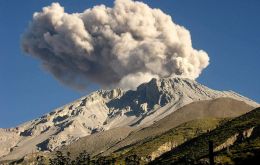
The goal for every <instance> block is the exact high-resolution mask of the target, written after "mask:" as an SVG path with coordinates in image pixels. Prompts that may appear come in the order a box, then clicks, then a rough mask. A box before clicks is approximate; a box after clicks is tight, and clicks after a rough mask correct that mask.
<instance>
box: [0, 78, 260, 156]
mask: <svg viewBox="0 0 260 165" xmlns="http://www.w3.org/2000/svg"><path fill="white" fill-rule="evenodd" d="M219 97H231V98H234V99H237V100H242V101H244V102H246V103H247V104H249V105H252V106H254V107H257V106H259V104H258V103H256V102H254V101H252V100H250V99H248V98H245V97H243V96H241V95H239V94H237V93H235V92H232V91H223V92H221V91H216V90H212V89H209V88H207V87H206V86H203V85H201V84H199V83H197V82H195V81H193V80H189V79H183V78H164V79H152V80H151V81H150V82H148V83H145V84H141V85H140V86H139V87H138V88H137V90H135V91H132V90H129V91H123V90H121V89H113V90H99V91H96V92H93V93H91V94H90V95H88V96H86V97H82V98H80V99H78V100H76V101H74V102H72V103H70V104H67V105H65V106H63V107H61V108H58V109H56V110H55V111H53V112H50V113H48V114H46V115H44V116H42V117H40V118H38V119H35V120H32V121H29V122H27V123H25V124H22V125H20V126H17V127H16V128H11V129H0V145H1V146H3V149H2V150H1V151H0V157H1V156H3V155H6V156H4V157H2V158H1V159H2V160H8V159H15V158H19V157H22V156H24V155H25V154H27V153H31V152H36V151H39V150H42V151H52V150H55V149H58V148H60V147H61V146H63V145H68V144H70V143H72V142H73V141H75V140H77V139H79V138H80V137H83V136H87V135H90V134H93V133H95V132H100V131H104V130H108V129H111V128H116V127H122V126H132V127H137V126H140V125H142V126H144V125H150V124H152V123H153V122H154V121H157V120H159V119H161V118H163V117H165V116H167V115H168V114H170V113H172V112H174V111H175V110H176V109H178V108H180V107H182V106H184V105H186V104H189V103H191V102H194V101H199V100H209V99H214V98H219ZM7 137H8V138H7ZM10 137H11V138H10ZM10 151H11V152H10Z"/></svg>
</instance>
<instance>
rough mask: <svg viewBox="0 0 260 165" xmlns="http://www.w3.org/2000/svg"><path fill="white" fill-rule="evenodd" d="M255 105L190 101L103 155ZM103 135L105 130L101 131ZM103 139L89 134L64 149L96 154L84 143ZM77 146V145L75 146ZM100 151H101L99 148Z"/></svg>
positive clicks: (241, 112) (239, 112)
mask: <svg viewBox="0 0 260 165" xmlns="http://www.w3.org/2000/svg"><path fill="white" fill-rule="evenodd" d="M252 109H253V107H252V106H249V105H248V104H246V103H244V102H242V101H237V100H234V99H230V98H218V99H213V100H204V101H197V102H193V103H190V104H188V105H185V106H183V107H182V108H179V109H178V110H176V111H174V112H173V113H171V114H170V115H168V116H166V117H165V118H163V119H161V120H159V121H156V122H155V123H154V124H152V125H150V126H148V127H140V128H137V129H135V130H133V131H132V132H131V134H129V135H128V136H127V137H126V138H124V139H122V140H121V141H119V142H118V143H116V144H115V145H113V146H111V147H109V148H103V150H104V151H103V153H102V154H103V155H110V154H111V153H114V152H115V153H117V151H120V150H122V148H124V150H127V149H128V148H131V146H132V145H136V144H137V143H140V142H141V141H143V140H144V139H148V138H153V137H155V136H158V135H160V134H162V133H164V132H166V131H168V130H170V129H172V128H175V127H176V126H178V125H180V124H182V123H185V122H188V121H192V120H196V119H205V118H227V117H228V118H231V117H237V116H240V115H242V114H245V113H246V112H249V111H250V110H252ZM99 134H101V135H103V132H101V133H99ZM117 134H121V132H120V131H119V132H117V133H115V135H117ZM100 141H102V140H101V139H99V138H95V139H93V140H89V138H88V136H87V137H83V138H82V139H80V141H76V142H75V143H73V144H71V145H69V146H67V147H65V149H64V148H63V149H62V150H67V151H71V150H73V148H77V150H79V151H83V150H86V151H87V152H88V153H90V154H92V155H95V154H94V152H93V151H92V150H89V148H88V147H86V146H85V145H84V144H95V143H98V142H100ZM75 146H77V147H75ZM98 152H101V150H99V151H98Z"/></svg>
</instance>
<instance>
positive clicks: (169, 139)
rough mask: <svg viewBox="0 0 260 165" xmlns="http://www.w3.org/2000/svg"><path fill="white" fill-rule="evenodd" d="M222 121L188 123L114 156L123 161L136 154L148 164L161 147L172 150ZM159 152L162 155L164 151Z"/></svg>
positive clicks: (209, 120)
mask: <svg viewBox="0 0 260 165" xmlns="http://www.w3.org/2000/svg"><path fill="white" fill-rule="evenodd" d="M224 121H226V120H223V119H213V118H208V119H197V120H193V121H189V122H187V123H184V124H181V125H179V126H177V127H176V128H173V129H171V130H169V131H167V132H165V133H163V134H162V135H159V136H156V137H154V138H150V139H145V140H143V141H141V142H139V143H138V144H135V145H133V146H129V147H127V148H124V149H123V150H120V151H118V152H116V153H115V155H117V156H118V158H117V159H121V160H123V159H125V157H127V156H130V155H134V154H136V155H138V156H139V157H141V158H142V161H144V162H149V161H151V160H152V159H154V157H155V156H156V155H157V154H159V155H160V154H161V153H157V150H158V149H159V148H160V147H161V146H166V148H168V150H170V149H173V148H174V147H176V146H178V145H180V144H182V143H184V142H186V141H188V140H190V139H192V138H194V137H196V136H199V135H201V134H203V133H205V132H207V131H209V130H212V129H214V128H216V127H217V126H218V125H219V124H221V123H223V122H224ZM161 152H162V153H163V152H166V151H161ZM159 155H158V156H159Z"/></svg>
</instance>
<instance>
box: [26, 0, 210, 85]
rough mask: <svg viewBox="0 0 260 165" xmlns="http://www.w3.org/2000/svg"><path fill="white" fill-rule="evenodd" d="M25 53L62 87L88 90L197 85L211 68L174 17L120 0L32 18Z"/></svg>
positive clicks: (53, 9)
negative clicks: (178, 80)
mask: <svg viewBox="0 0 260 165" xmlns="http://www.w3.org/2000/svg"><path fill="white" fill-rule="evenodd" d="M22 47H23V49H24V51H25V52H26V53H28V54H30V55H32V56H34V57H36V58H38V59H40V60H41V62H42V64H43V66H44V68H45V69H46V70H48V71H49V72H50V73H52V74H53V75H54V76H55V77H56V78H57V79H58V80H60V81H61V82H63V83H65V84H67V85H70V86H73V87H77V88H84V87H85V85H86V84H87V82H95V83H98V84H100V85H102V86H103V87H114V86H119V87H122V88H126V89H127V88H135V87H136V86H137V85H139V84H141V83H143V82H147V81H149V80H150V79H151V78H154V77H155V78H160V77H171V76H173V77H174V76H180V77H186V78H190V79H196V78H197V77H198V76H199V75H200V73H201V71H202V70H203V69H204V68H205V67H207V65H208V64H209V57H208V55H207V53H206V52H204V51H203V50H196V49H194V48H193V47H192V43H191V36H190V33H189V31H188V30H187V29H185V28H184V27H183V26H180V25H177V24H175V23H174V22H173V21H172V19H171V17H170V16H169V15H166V14H165V13H163V12H162V11H161V10H159V9H152V8H150V7H149V6H147V5H146V4H144V3H142V2H136V1H135V2H134V1H131V0H116V1H115V3H114V7H113V8H109V7H106V6H104V5H100V6H95V7H93V8H91V9H87V10H85V11H84V12H82V13H73V14H69V13H66V12H65V11H64V8H63V7H61V6H60V5H59V4H58V3H53V4H52V5H51V6H48V7H44V8H43V10H42V12H37V13H35V14H34V15H33V20H32V22H31V23H30V25H29V28H28V30H27V31H26V32H25V33H24V35H23V37H22Z"/></svg>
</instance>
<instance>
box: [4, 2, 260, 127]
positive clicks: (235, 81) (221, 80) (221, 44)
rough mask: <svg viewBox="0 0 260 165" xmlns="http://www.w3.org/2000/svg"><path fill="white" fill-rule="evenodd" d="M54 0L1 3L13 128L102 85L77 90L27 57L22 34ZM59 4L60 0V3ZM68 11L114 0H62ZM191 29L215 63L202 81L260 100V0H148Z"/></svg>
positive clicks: (8, 120) (8, 116) (7, 110)
mask: <svg viewBox="0 0 260 165" xmlns="http://www.w3.org/2000/svg"><path fill="white" fill-rule="evenodd" d="M51 2H53V1H50V0H26V1H20V0H1V1H0V20H1V23H0V36H1V37H0V127H2V128H3V127H4V128H6V127H12V126H16V125H17V124H21V123H22V122H25V121H27V120H31V119H34V118H36V117H39V116H41V115H42V114H44V113H47V112H49V111H51V110H52V109H54V108H57V107H59V106H61V105H63V104H66V103H68V102H70V101H73V100H74V99H77V98H79V97H80V96H83V95H86V94H88V93H89V92H91V91H93V90H96V89H98V86H97V85H95V84H91V85H90V87H89V89H87V90H86V91H84V92H78V91H74V90H72V89H70V88H69V87H66V86H64V85H62V84H60V83H59V82H58V81H56V80H55V79H54V78H53V77H52V76H51V75H50V74H48V73H46V71H44V70H43V69H42V68H41V66H40V63H39V61H37V60H36V59H33V58H31V57H29V56H26V55H25V54H24V53H23V52H22V51H21V48H20V36H21V34H22V33H23V32H24V30H25V29H26V27H27V26H28V23H29V21H30V20H31V18H32V14H33V13H34V12H35V11H40V10H41V8H42V7H44V6H47V5H50V4H51ZM55 2H57V1H55ZM58 2H60V4H61V5H62V6H64V7H65V10H66V12H69V13H71V12H81V11H83V10H84V9H86V8H89V7H92V6H94V5H95V4H106V5H108V6H112V4H113V2H112V1H100V0H96V1H92V0H77V1H74V0H70V1H69V0H66V1H65V0H64V1H58ZM145 2H146V3H147V4H149V5H150V6H151V7H154V8H160V9H161V10H163V11H164V12H165V13H167V14H170V15H171V16H172V18H173V20H174V22H176V23H177V24H180V25H183V26H185V27H186V28H187V29H189V30H190V32H191V36H192V41H193V46H194V48H196V49H203V50H205V51H206V52H207V53H208V54H209V56H210V65H209V66H208V68H206V69H205V70H204V71H203V73H202V74H201V76H200V77H199V78H198V79H197V81H199V82H200V83H202V84H204V85H206V86H209V87H211V88H213V89H218V90H233V91H236V92H238V93H240V94H242V95H245V96H247V97H250V98H252V99H254V100H256V101H258V102H260V95H259V93H260V74H259V61H260V46H259V44H260V30H259V29H260V20H259V17H260V1H259V0H250V1H246V0H239V1H238V0H229V1H227V0H212V1H208V0H196V1H191V0H160V1H158V0H149V1H148V0H147V1H145Z"/></svg>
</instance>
